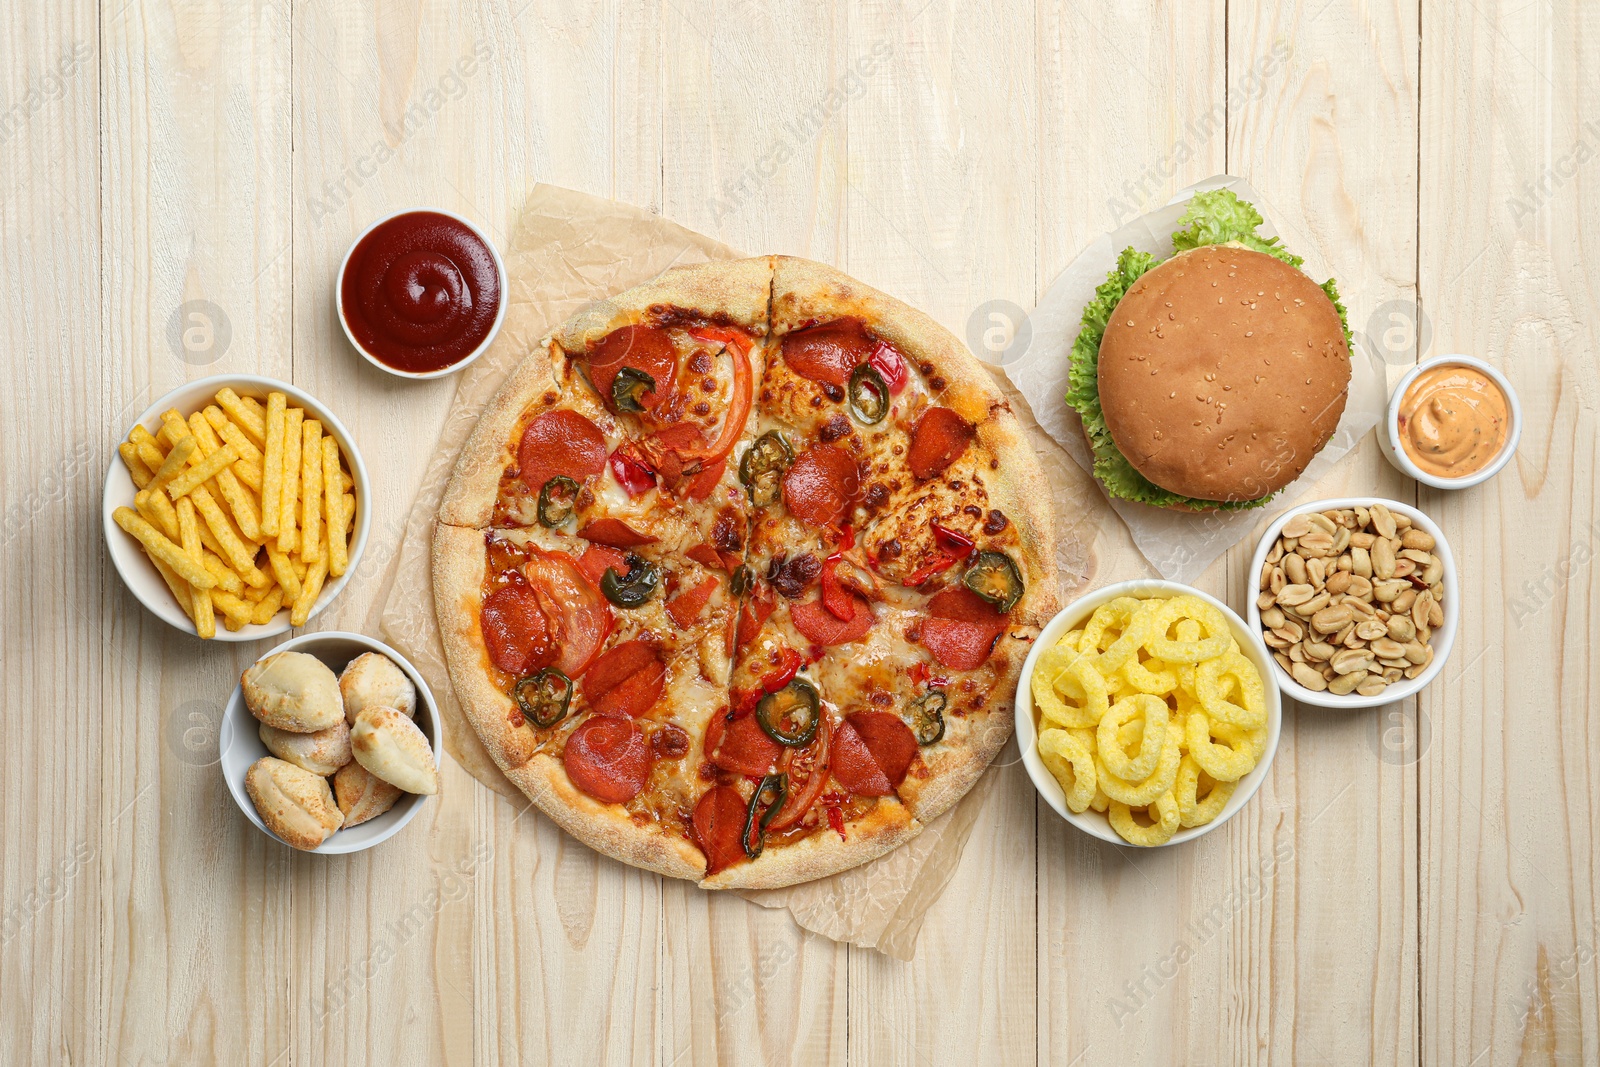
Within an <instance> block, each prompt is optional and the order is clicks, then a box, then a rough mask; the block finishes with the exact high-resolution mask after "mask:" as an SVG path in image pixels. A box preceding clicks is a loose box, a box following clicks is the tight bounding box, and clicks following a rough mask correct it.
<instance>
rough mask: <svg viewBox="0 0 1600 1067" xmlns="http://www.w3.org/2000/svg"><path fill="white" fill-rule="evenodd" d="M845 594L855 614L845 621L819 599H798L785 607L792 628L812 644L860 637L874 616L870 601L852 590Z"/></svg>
mask: <svg viewBox="0 0 1600 1067" xmlns="http://www.w3.org/2000/svg"><path fill="white" fill-rule="evenodd" d="M846 595H847V596H849V597H850V598H851V599H852V600H853V601H855V614H854V615H853V616H851V618H850V619H849V620H848V621H843V620H840V619H839V618H838V617H837V616H835V615H834V613H833V612H831V611H829V610H828V609H827V608H826V607H824V606H823V603H822V601H821V600H802V601H799V602H797V603H795V604H792V605H790V607H789V618H790V619H792V620H794V628H795V629H796V630H799V631H800V632H801V633H802V634H805V636H806V638H807V639H808V640H810V641H811V642H812V643H813V644H818V645H823V646H827V645H846V644H849V643H850V642H852V641H859V640H861V639H862V638H863V637H865V636H867V633H868V631H870V630H871V629H872V624H873V623H875V622H877V621H878V619H877V616H875V615H873V614H872V605H871V604H868V603H867V602H866V601H865V600H862V599H861V598H860V597H858V596H856V595H855V594H854V593H847V594H846Z"/></svg>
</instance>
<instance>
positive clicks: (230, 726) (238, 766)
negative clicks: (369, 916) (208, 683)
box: [217, 630, 443, 855]
mask: <svg viewBox="0 0 1600 1067" xmlns="http://www.w3.org/2000/svg"><path fill="white" fill-rule="evenodd" d="M291 650H292V651H297V652H305V653H308V654H310V655H313V656H315V657H317V658H318V659H320V660H321V661H322V662H324V663H326V664H327V665H328V666H329V667H331V668H332V669H333V673H335V674H338V673H339V672H340V671H341V670H343V669H344V666H345V664H347V663H349V662H350V661H351V660H353V659H355V658H356V657H357V656H359V655H361V654H362V653H363V652H381V653H383V654H384V655H385V656H388V657H389V658H390V659H392V660H394V662H395V665H396V666H398V667H399V668H400V669H401V670H403V671H405V672H406V676H407V677H408V678H410V679H411V682H412V684H413V685H415V686H416V687H417V715H416V720H415V721H416V724H417V727H418V729H420V730H421V731H422V733H423V735H424V736H425V737H427V739H428V745H429V747H430V748H432V749H433V762H434V765H435V766H438V765H439V762H440V748H441V745H442V742H443V735H442V733H441V732H440V729H439V706H438V705H437V704H435V703H434V700H433V691H432V690H430V689H429V688H428V683H427V682H425V681H423V679H422V675H421V674H420V673H419V672H418V671H417V669H416V668H415V667H413V666H412V665H411V662H410V661H409V660H407V659H406V658H405V657H404V656H402V655H400V653H398V652H396V651H395V650H394V649H392V648H390V647H389V646H388V645H386V644H384V643H383V642H382V641H379V640H377V639H376V638H372V637H365V636H363V635H361V634H353V633H345V632H343V631H339V630H324V631H322V632H320V633H314V634H302V635H301V636H299V637H296V638H294V639H293V640H292V641H285V642H284V643H283V644H281V645H277V646H275V647H274V648H272V649H270V650H269V651H268V652H267V653H265V655H272V654H273V653H276V652H288V651H291ZM260 725H261V724H260V723H259V722H257V721H256V717H255V716H254V715H251V714H250V709H249V708H247V707H245V705H244V689H243V688H242V687H241V686H234V689H233V696H231V697H230V698H228V706H227V708H225V709H224V710H223V712H222V729H221V732H220V734H219V735H218V738H217V744H218V747H219V749H220V750H221V753H222V758H221V760H220V761H219V765H220V766H221V767H222V777H223V780H224V781H226V782H227V783H228V792H229V793H230V794H232V796H233V802H234V803H235V804H237V805H239V810H240V811H242V812H244V815H245V818H247V819H249V820H250V821H251V822H252V823H254V824H255V826H256V829H258V830H260V831H261V832H262V833H264V834H266V835H267V836H268V837H270V838H272V839H273V840H274V841H278V842H280V843H283V844H284V847H285V848H289V847H292V846H290V845H288V844H287V843H286V842H283V838H281V837H279V836H278V835H277V834H275V833H273V832H272V831H271V830H268V829H267V825H266V823H264V822H262V821H261V816H260V814H258V813H257V812H256V806H255V805H254V804H253V803H251V801H250V794H249V793H247V792H245V788H244V776H245V774H246V773H247V772H248V771H249V770H250V767H251V765H252V764H253V763H255V761H256V760H258V759H260V758H261V757H263V756H270V755H272V753H270V752H268V751H267V746H266V745H263V744H262V743H261V735H260V733H259V731H258V728H259V726H260ZM328 784H329V787H330V788H331V787H332V785H333V783H332V782H329V783H328ZM428 800H429V798H428V797H425V796H421V795H419V794H416V793H403V794H401V796H400V799H399V800H396V801H395V802H394V807H392V808H390V809H389V810H388V811H386V812H384V813H383V814H382V815H379V816H378V817H377V818H375V819H369V820H367V821H366V822H364V823H362V824H360V825H359V826H352V827H350V829H348V830H337V831H335V832H334V835H333V836H332V837H330V838H328V839H327V840H326V841H324V842H323V843H322V845H321V846H320V847H319V848H316V849H314V850H312V851H314V852H317V853H321V854H323V855H343V854H344V853H346V852H360V851H361V850H363V849H368V848H371V847H372V846H374V845H378V844H382V843H383V842H385V841H387V840H389V838H391V837H393V836H394V835H395V834H397V833H399V832H400V828H401V827H403V826H404V825H405V824H406V823H408V822H410V821H411V820H412V819H414V818H415V817H416V815H417V812H419V811H421V810H422V806H423V805H424V804H426V803H427V802H428Z"/></svg>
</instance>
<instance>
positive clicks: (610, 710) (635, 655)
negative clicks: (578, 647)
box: [583, 641, 667, 719]
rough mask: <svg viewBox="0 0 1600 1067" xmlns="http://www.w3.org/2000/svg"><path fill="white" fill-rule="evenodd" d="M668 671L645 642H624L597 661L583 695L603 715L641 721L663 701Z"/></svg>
mask: <svg viewBox="0 0 1600 1067" xmlns="http://www.w3.org/2000/svg"><path fill="white" fill-rule="evenodd" d="M666 680H667V668H666V665H665V664H663V663H662V662H661V658H660V657H659V656H657V655H656V650H655V649H653V648H651V647H650V646H649V645H647V644H645V643H644V642H643V641H624V642H623V643H622V644H620V645H618V646H617V647H616V648H613V649H612V650H611V651H609V652H607V653H606V654H605V655H603V656H601V657H600V658H599V659H597V660H595V661H594V665H593V666H592V667H590V668H589V673H588V675H587V676H586V677H585V678H584V679H583V695H584V696H585V697H587V698H588V700H589V707H591V708H593V709H594V711H595V712H596V713H597V714H600V715H627V716H631V717H632V718H635V719H637V718H638V717H639V716H641V715H643V714H644V713H645V712H647V711H649V710H650V709H651V708H652V707H654V706H655V703H656V701H657V700H659V699H661V689H662V687H663V686H664V685H665V684H666Z"/></svg>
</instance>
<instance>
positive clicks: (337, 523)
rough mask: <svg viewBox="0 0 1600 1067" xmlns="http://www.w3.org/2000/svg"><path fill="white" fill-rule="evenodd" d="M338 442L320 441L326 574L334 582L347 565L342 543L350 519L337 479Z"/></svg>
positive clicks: (345, 546)
mask: <svg viewBox="0 0 1600 1067" xmlns="http://www.w3.org/2000/svg"><path fill="white" fill-rule="evenodd" d="M343 473H344V472H343V469H342V468H341V467H340V466H339V442H338V441H335V440H334V439H333V438H331V437H324V438H323V439H322V486H323V496H324V497H325V498H326V499H327V502H328V504H327V507H328V573H329V574H331V575H333V576H334V577H335V578H337V577H339V575H341V574H343V573H344V569H345V567H346V566H348V565H349V563H350V556H349V545H348V544H347V543H346V541H345V536H344V527H345V523H346V522H347V521H348V520H349V515H348V514H347V513H346V512H345V510H344V488H343V483H342V482H341V481H340V480H339V476H340V475H341V474H343Z"/></svg>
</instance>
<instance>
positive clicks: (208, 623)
mask: <svg viewBox="0 0 1600 1067" xmlns="http://www.w3.org/2000/svg"><path fill="white" fill-rule="evenodd" d="M174 451H176V449H174ZM175 510H176V511H177V513H178V534H179V540H180V542H181V544H182V545H183V550H184V551H185V552H187V553H188V554H189V558H190V559H193V560H194V561H195V562H196V563H198V564H200V566H201V567H204V566H205V565H206V557H205V549H203V548H201V547H200V524H199V522H197V521H196V520H195V517H194V501H193V500H190V499H189V498H188V497H184V498H183V499H182V500H179V501H178V503H177V506H176V509H175ZM207 573H210V572H209V571H208V572H207ZM189 618H191V619H193V620H194V631H195V633H197V634H199V635H200V636H201V637H202V638H204V639H206V640H210V639H211V638H213V637H215V636H217V619H216V614H215V612H213V611H212V606H211V590H209V589H191V590H190V593H189Z"/></svg>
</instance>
